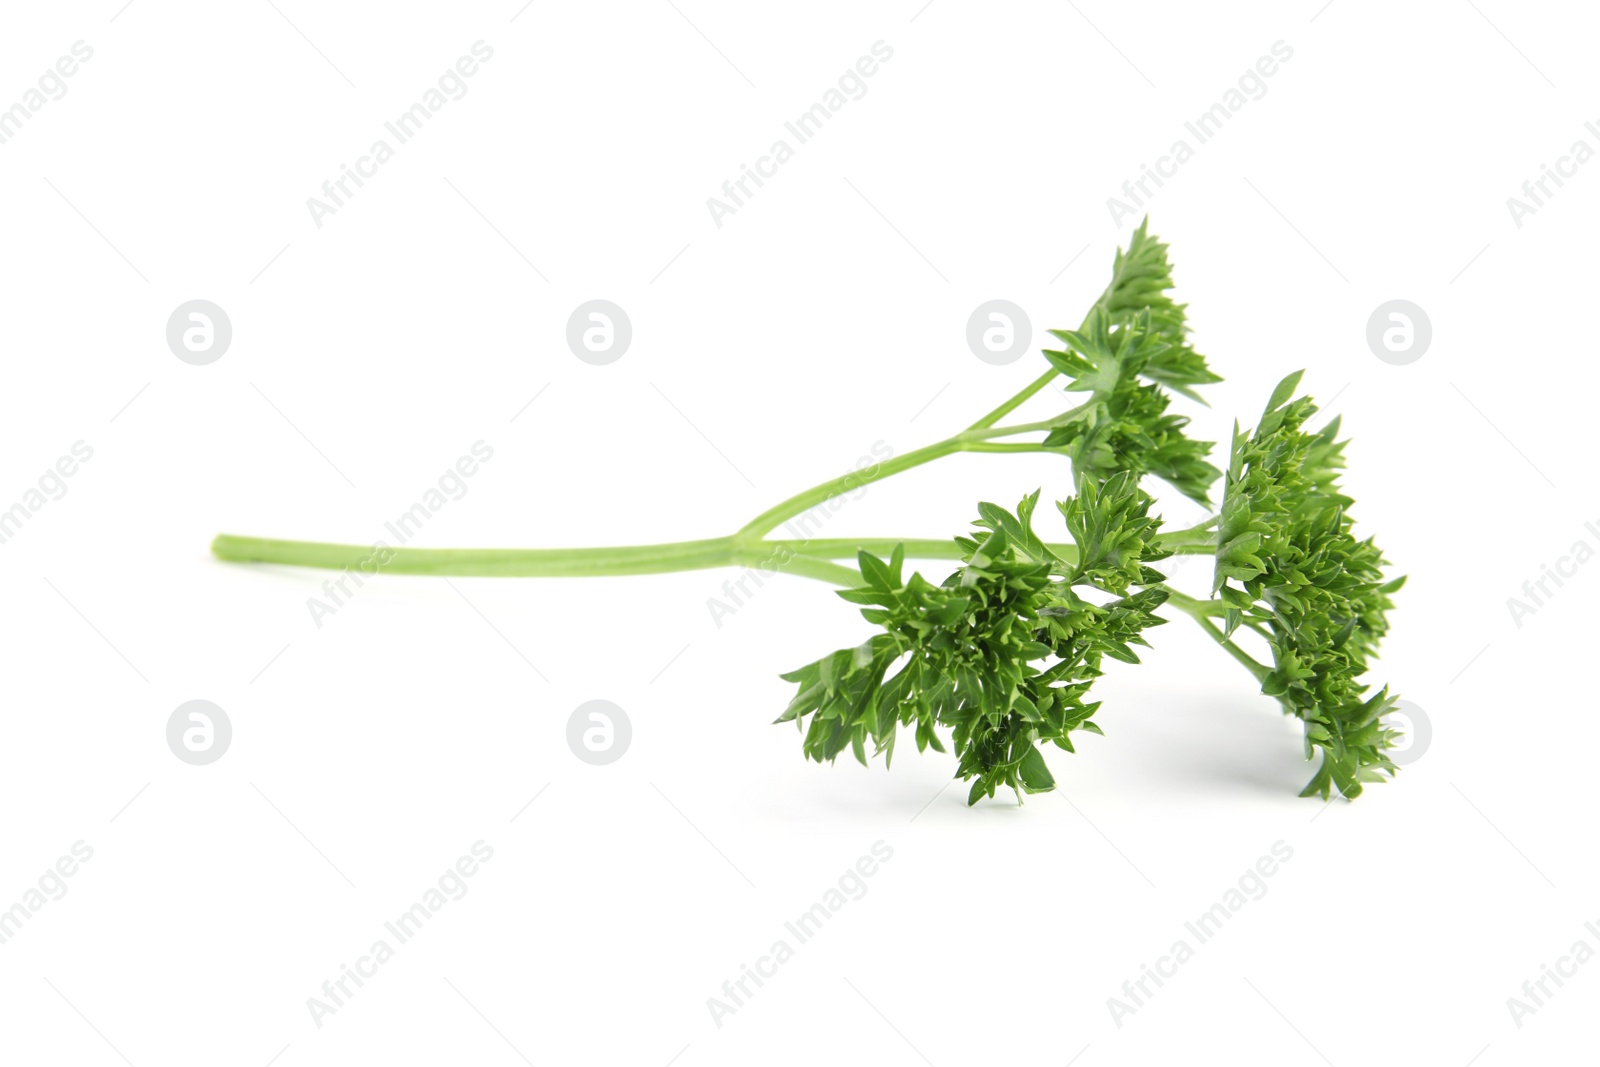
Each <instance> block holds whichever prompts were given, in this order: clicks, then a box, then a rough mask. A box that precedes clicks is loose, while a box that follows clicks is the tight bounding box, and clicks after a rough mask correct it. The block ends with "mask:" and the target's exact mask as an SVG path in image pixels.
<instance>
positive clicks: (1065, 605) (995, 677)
mask: <svg viewBox="0 0 1600 1067" xmlns="http://www.w3.org/2000/svg"><path fill="white" fill-rule="evenodd" d="M1038 499H1039V494H1038V492H1035V493H1033V494H1032V495H1030V496H1028V497H1027V498H1025V499H1024V500H1023V501H1022V502H1021V503H1020V504H1019V505H1018V507H1017V509H1016V511H1015V512H1010V511H1007V510H1005V509H1004V508H1000V507H997V506H995V505H993V504H981V505H979V513H980V518H979V519H978V521H977V522H976V523H975V526H976V528H977V529H976V532H975V533H974V534H973V535H972V536H966V537H958V538H956V542H957V544H959V545H960V546H961V548H962V556H963V565H962V566H961V568H960V569H958V570H957V571H955V572H954V573H952V574H951V575H950V576H949V577H948V578H947V579H945V581H944V582H943V583H942V584H939V585H934V584H932V583H931V582H929V581H927V580H926V579H925V578H923V577H922V575H921V574H916V573H914V574H912V575H911V577H910V578H909V579H903V578H902V572H903V563H904V554H903V550H902V549H901V548H898V547H897V548H896V550H895V551H894V553H893V554H892V555H891V557H890V558H889V559H888V560H882V559H879V558H877V557H875V556H873V555H872V554H871V553H867V552H863V553H861V554H860V557H859V559H860V564H861V573H862V577H863V579H864V580H865V583H866V584H865V585H863V586H862V587H861V588H858V589H848V590H843V591H841V592H840V594H839V595H840V596H842V597H843V598H845V599H846V600H849V601H851V602H852V603H856V604H861V605H864V607H863V609H862V612H861V614H862V616H863V617H864V618H865V619H866V620H867V621H868V622H871V623H873V624H875V625H877V626H878V627H880V628H881V630H882V632H881V633H878V634H875V635H874V636H873V637H872V638H870V639H869V640H868V641H866V642H865V643H863V644H861V645H859V646H857V647H856V648H850V649H840V650H839V651H837V652H834V653H831V654H830V655H827V656H824V657H823V658H822V659H819V660H817V661H816V662H814V663H810V664H807V665H806V666H804V667H801V668H800V669H798V670H795V671H792V672H790V673H788V674H786V675H784V676H783V677H784V679H785V680H786V681H790V682H793V683H795V684H796V685H797V686H798V687H799V690H798V692H797V693H796V695H795V697H794V699H793V700H792V701H791V702H790V704H789V707H788V708H787V710H785V711H784V713H783V715H782V716H780V718H779V720H778V721H779V722H787V721H794V722H796V723H797V725H800V726H801V728H802V729H803V730H804V750H805V754H806V756H807V757H809V758H811V759H815V760H818V761H819V762H820V761H824V760H832V759H834V758H835V757H836V756H838V755H839V754H840V753H841V752H843V751H844V750H845V749H846V748H849V749H851V751H852V752H853V753H854V755H855V757H856V759H858V760H859V761H861V763H863V764H866V763H867V751H866V745H867V742H868V741H869V740H870V741H871V742H872V745H873V752H874V754H878V753H882V754H883V755H884V758H885V762H886V763H888V762H890V761H891V760H892V758H893V754H894V746H895V739H896V736H897V734H898V729H899V727H902V726H905V727H909V728H911V729H912V730H913V732H914V735H915V741H916V745H917V748H918V749H919V750H923V749H927V748H930V747H931V748H933V749H934V750H936V751H940V752H943V751H945V747H944V743H943V741H942V739H941V737H940V732H939V731H940V729H941V728H943V729H947V730H949V731H950V739H951V744H952V745H953V747H954V749H955V753H956V755H957V757H958V759H959V764H958V767H957V772H956V773H957V776H958V777H960V778H962V779H963V780H972V782H973V784H972V788H971V790H970V792H969V794H968V797H967V802H968V803H969V804H971V803H976V801H977V800H978V798H979V797H980V796H990V797H992V796H994V794H995V791H996V790H997V789H999V788H1000V787H1002V786H1006V787H1010V788H1011V789H1013V790H1016V791H1017V793H1018V795H1019V798H1020V796H1021V794H1022V793H1037V792H1043V791H1046V790H1049V789H1053V788H1054V787H1055V778H1054V776H1053V775H1052V774H1051V773H1050V769H1049V767H1048V766H1047V765H1046V764H1045V761H1044V756H1043V754H1042V753H1041V752H1040V750H1039V746H1040V745H1041V744H1044V743H1050V744H1054V745H1055V746H1056V747H1058V748H1061V749H1064V750H1066V751H1068V752H1072V751H1074V748H1073V742H1072V739H1071V736H1070V735H1071V734H1072V733H1073V732H1075V731H1077V730H1088V731H1090V732H1093V733H1100V727H1099V725H1098V724H1097V723H1095V721H1094V719H1093V716H1094V714H1095V712H1096V711H1097V710H1099V708H1100V703H1099V702H1098V701H1092V700H1089V699H1087V697H1088V695H1089V690H1090V687H1091V684H1092V683H1093V681H1094V679H1095V678H1097V677H1099V676H1100V674H1101V673H1102V663H1103V661H1104V659H1105V658H1106V657H1108V656H1109V657H1110V658H1112V659H1115V660H1121V661H1123V662H1127V663H1137V662H1139V660H1138V657H1137V655H1135V653H1134V651H1133V646H1135V645H1144V644H1146V642H1145V640H1144V637H1143V631H1144V630H1145V629H1147V628H1149V627H1151V626H1156V625H1160V624H1161V623H1162V622H1164V621H1165V620H1163V619H1161V618H1159V617H1157V616H1156V615H1155V614H1154V612H1155V609H1156V608H1157V607H1159V606H1160V605H1161V604H1162V603H1163V602H1164V601H1165V600H1166V597H1167V594H1166V593H1165V592H1163V591H1161V590H1157V589H1144V590H1142V591H1138V592H1132V591H1131V589H1132V587H1134V586H1137V585H1149V584H1153V583H1155V582H1159V581H1160V580H1161V575H1160V574H1159V573H1158V572H1157V571H1155V570H1153V569H1152V568H1151V567H1150V566H1149V564H1150V563H1151V562H1152V561H1154V560H1158V559H1160V558H1163V557H1164V556H1165V555H1167V553H1165V552H1164V551H1162V550H1160V549H1159V548H1157V547H1156V546H1155V545H1154V544H1153V543H1152V538H1153V536H1154V534H1155V532H1156V530H1157V528H1158V526H1159V520H1158V519H1154V518H1150V517H1149V515H1148V511H1149V508H1150V505H1151V503H1152V502H1151V499H1150V497H1149V496H1148V495H1147V494H1145V493H1144V492H1143V491H1142V490H1140V489H1139V487H1138V480H1137V477H1136V476H1134V475H1132V474H1130V473H1122V474H1119V475H1116V476H1115V477H1113V478H1112V479H1111V480H1110V481H1109V482H1108V483H1107V484H1106V485H1104V486H1096V485H1094V484H1093V483H1085V484H1084V485H1083V486H1081V487H1080V492H1079V494H1078V495H1077V496H1076V497H1073V498H1072V499H1069V500H1067V501H1063V502H1062V503H1060V504H1059V505H1058V507H1059V508H1060V510H1061V512H1062V514H1063V517H1064V518H1065V520H1066V525H1067V529H1068V532H1069V533H1070V534H1071V536H1072V539H1073V542H1074V545H1075V547H1076V552H1075V560H1074V561H1071V562H1069V561H1068V560H1065V559H1063V558H1061V557H1060V556H1057V555H1056V554H1055V553H1053V552H1051V550H1050V549H1049V548H1048V547H1047V546H1046V545H1045V544H1044V543H1043V541H1041V540H1040V538H1039V537H1038V536H1037V535H1036V534H1035V533H1034V531H1033V525H1032V519H1033V512H1034V509H1035V508H1036V506H1037V504H1038ZM1090 589H1095V590H1099V591H1101V592H1103V593H1106V594H1111V595H1113V596H1115V599H1111V600H1110V601H1109V602H1107V603H1096V602H1095V601H1094V600H1092V599H1089V598H1086V597H1085V596H1083V595H1082V592H1087V591H1088V590H1090ZM807 720H809V723H807Z"/></svg>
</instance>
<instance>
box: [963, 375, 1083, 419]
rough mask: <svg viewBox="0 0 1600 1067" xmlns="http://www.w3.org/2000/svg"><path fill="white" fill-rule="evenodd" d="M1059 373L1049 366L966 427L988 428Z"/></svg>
mask: <svg viewBox="0 0 1600 1067" xmlns="http://www.w3.org/2000/svg"><path fill="white" fill-rule="evenodd" d="M1060 373H1061V372H1060V371H1058V370H1056V369H1055V368H1054V367H1051V368H1050V369H1049V370H1048V371H1046V372H1045V373H1043V374H1041V375H1039V377H1037V378H1035V379H1034V380H1033V381H1031V382H1029V383H1028V384H1027V386H1026V387H1025V388H1024V389H1023V390H1022V392H1020V393H1018V394H1017V395H1016V396H1014V397H1012V398H1011V399H1010V400H1007V401H1006V402H1005V403H1004V404H1001V405H1000V406H999V407H997V408H995V409H994V410H993V411H991V412H989V414H987V415H985V416H984V417H983V418H981V419H979V420H978V421H977V422H975V423H973V424H972V425H971V426H969V427H967V428H968V429H969V430H985V429H988V428H989V427H990V426H993V425H994V424H995V423H997V422H999V421H1000V420H1001V419H1003V418H1005V417H1006V416H1007V415H1009V414H1011V413H1012V412H1013V411H1015V410H1017V409H1018V408H1019V407H1021V406H1022V405H1023V404H1025V403H1027V402H1028V400H1029V399H1031V398H1032V397H1033V395H1034V394H1035V393H1037V392H1038V391H1039V390H1041V389H1043V388H1044V387H1045V386H1047V385H1049V384H1050V383H1051V381H1053V380H1054V379H1055V376H1056V375H1057V374H1060Z"/></svg>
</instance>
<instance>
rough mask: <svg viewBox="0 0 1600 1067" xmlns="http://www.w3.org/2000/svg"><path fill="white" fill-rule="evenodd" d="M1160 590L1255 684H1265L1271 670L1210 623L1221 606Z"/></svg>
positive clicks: (1214, 624)
mask: <svg viewBox="0 0 1600 1067" xmlns="http://www.w3.org/2000/svg"><path fill="white" fill-rule="evenodd" d="M1161 588H1163V589H1166V590H1167V603H1168V604H1171V605H1172V606H1173V607H1175V608H1177V609H1178V610H1179V611H1181V612H1183V613H1184V614H1185V615H1187V616H1189V617H1190V618H1191V619H1193V620H1194V621H1195V622H1196V623H1198V624H1199V626H1200V628H1201V629H1202V630H1204V631H1205V632H1206V633H1208V634H1210V635H1211V640H1213V641H1215V642H1216V643H1217V644H1219V645H1221V646H1222V649H1223V651H1224V652H1226V653H1227V654H1228V655H1230V656H1232V657H1233V658H1234V659H1236V660H1238V661H1239V663H1240V664H1242V665H1243V666H1244V669H1245V670H1247V671H1249V672H1250V673H1251V674H1252V675H1253V676H1254V677H1255V680H1256V681H1257V682H1260V683H1262V684H1266V681H1267V675H1269V674H1271V673H1272V670H1271V668H1269V667H1267V666H1265V665H1264V664H1262V663H1259V662H1257V661H1256V659H1255V657H1254V656H1252V655H1250V653H1248V652H1246V651H1245V650H1244V649H1242V648H1240V647H1239V646H1238V645H1236V644H1234V643H1233V640H1232V639H1231V638H1229V637H1228V636H1227V635H1226V634H1224V633H1223V632H1222V631H1221V630H1220V629H1218V628H1217V624H1216V623H1214V622H1212V621H1211V617H1212V616H1213V615H1215V614H1217V612H1216V607H1219V606H1221V605H1219V604H1218V602H1217V601H1213V600H1196V599H1195V598H1194V597H1191V596H1185V595H1184V594H1182V593H1180V592H1178V591H1177V590H1176V589H1169V588H1167V587H1166V586H1162V587H1161ZM1222 610H1223V611H1224V612H1225V611H1226V610H1227V608H1226V607H1223V608H1222Z"/></svg>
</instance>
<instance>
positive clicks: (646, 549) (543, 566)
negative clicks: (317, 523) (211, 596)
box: [211, 534, 742, 578]
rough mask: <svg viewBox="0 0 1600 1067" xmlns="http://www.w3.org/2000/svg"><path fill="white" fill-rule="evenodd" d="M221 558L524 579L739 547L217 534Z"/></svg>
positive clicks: (723, 554) (732, 552)
mask: <svg viewBox="0 0 1600 1067" xmlns="http://www.w3.org/2000/svg"><path fill="white" fill-rule="evenodd" d="M211 551H212V552H213V553H215V554H216V556H217V558H219V559H226V560H234V561H238V562H256V563H286V564H290V565H292V566H296V567H323V568H327V569H330V570H344V569H346V568H349V569H352V570H356V571H359V572H362V573H368V574H377V573H380V572H387V573H390V574H448V575H482V576H498V577H521V578H592V577H600V576H606V575H627V574H662V573H666V572H668V571H689V570H700V569H704V568H709V567H727V566H731V565H733V564H734V563H736V562H738V557H739V554H740V552H741V551H742V549H741V547H740V546H738V545H736V544H735V542H734V539H733V538H731V537H716V538H711V539H709V540H705V541H677V542H672V543H668V544H659V545H625V546H608V547H603V548H374V547H372V546H367V545H334V544H324V543H321V542H316V541H280V540H274V539H271V538H265V537H235V536H234V535H232V534H219V535H217V539H216V540H215V541H213V542H212V543H211Z"/></svg>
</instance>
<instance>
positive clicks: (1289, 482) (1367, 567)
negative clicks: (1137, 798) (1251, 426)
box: [1213, 372, 1405, 799]
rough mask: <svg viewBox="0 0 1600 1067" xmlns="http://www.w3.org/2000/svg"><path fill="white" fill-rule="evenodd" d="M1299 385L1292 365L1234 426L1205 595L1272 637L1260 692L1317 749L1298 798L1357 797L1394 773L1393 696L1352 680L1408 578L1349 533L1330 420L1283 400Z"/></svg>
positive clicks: (1236, 620)
mask: <svg viewBox="0 0 1600 1067" xmlns="http://www.w3.org/2000/svg"><path fill="white" fill-rule="evenodd" d="M1299 383H1300V373H1299V372H1296V373H1294V374H1291V375H1289V376H1288V377H1287V378H1285V379H1284V380H1283V381H1282V382H1280V383H1279V384H1278V387H1277V389H1276V390H1274V392H1273V394H1272V397H1271V399H1270V400H1268V402H1267V408H1266V411H1265V413H1264V414H1263V415H1262V416H1261V421H1260V422H1259V423H1258V424H1257V426H1256V428H1255V430H1254V432H1253V433H1249V434H1245V433H1242V432H1240V431H1239V429H1238V426H1237V425H1235V427H1234V436H1233V446H1232V451H1231V455H1230V459H1229V464H1228V473H1227V480H1226V482H1225V485H1224V492H1223V501H1222V513H1221V521H1220V523H1219V527H1218V550H1217V557H1216V571H1215V578H1214V580H1213V593H1214V594H1220V596H1221V598H1222V600H1223V602H1224V603H1225V604H1227V605H1228V613H1227V616H1226V632H1227V633H1228V634H1229V635H1232V634H1233V633H1234V632H1235V631H1237V630H1238V629H1239V628H1240V627H1247V628H1249V629H1251V630H1254V631H1255V632H1257V633H1258V634H1260V635H1261V636H1262V637H1264V638H1265V639H1266V641H1267V644H1268V645H1269V646H1271V649H1272V656H1273V664H1272V669H1271V671H1270V673H1268V675H1267V677H1266V679H1265V682H1264V683H1263V686H1262V691H1263V692H1264V693H1267V694H1268V695H1270V696H1274V697H1276V698H1277V699H1278V700H1279V702H1280V703H1281V704H1282V705H1283V707H1284V710H1285V711H1286V712H1288V713H1290V714H1292V715H1295V716H1297V717H1298V718H1300V719H1301V720H1303V721H1304V723H1305V739H1306V757H1307V758H1308V759H1309V758H1311V757H1312V756H1313V755H1314V753H1315V752H1316V751H1318V750H1320V752H1321V754H1322V762H1321V764H1320V766H1319V767H1318V769H1317V772H1316V775H1315V776H1314V777H1313V778H1312V779H1311V782H1310V784H1308V785H1307V786H1306V788H1305V790H1304V792H1303V793H1302V794H1301V795H1302V796H1310V795H1313V794H1315V795H1318V796H1321V797H1323V798H1325V799H1326V798H1327V797H1328V795H1329V792H1330V789H1337V790H1338V791H1339V792H1340V793H1341V794H1343V795H1344V796H1346V797H1355V796H1358V795H1360V793H1361V790H1362V787H1363V784H1364V783H1368V782H1376V781H1383V780H1384V777H1385V775H1392V774H1393V773H1394V771H1395V765H1394V763H1393V762H1392V761H1391V760H1390V759H1389V757H1388V756H1387V755H1386V750H1388V749H1389V748H1390V747H1392V745H1393V743H1394V742H1395V740H1396V739H1397V736H1398V735H1397V733H1396V732H1395V731H1393V730H1391V729H1389V728H1388V727H1386V726H1385V725H1384V724H1383V723H1382V721H1381V720H1382V718H1383V716H1384V715H1385V714H1386V713H1388V712H1389V711H1390V710H1392V709H1393V707H1394V704H1395V699H1394V698H1393V697H1391V696H1390V695H1389V691H1388V689H1387V687H1385V688H1383V689H1381V690H1379V691H1378V692H1377V693H1375V694H1372V695H1368V689H1369V688H1370V687H1369V686H1367V685H1365V684H1363V683H1362V682H1361V681H1360V678H1361V676H1362V675H1364V674H1365V673H1366V672H1367V666H1368V658H1369V657H1370V656H1371V655H1373V654H1374V653H1375V651H1376V648H1377V645H1378V642H1379V641H1380V640H1381V639H1382V637H1383V635H1384V633H1385V632H1387V630H1388V612H1389V610H1390V609H1391V608H1392V607H1393V606H1394V604H1393V601H1391V600H1390V594H1391V593H1393V592H1395V591H1396V590H1397V589H1399V588H1400V586H1401V584H1402V583H1403V582H1404V580H1405V579H1403V578H1398V579H1394V580H1389V579H1387V578H1386V577H1385V575H1384V573H1383V568H1384V566H1385V564H1386V562H1387V561H1386V560H1385V559H1384V558H1383V554H1382V553H1381V552H1380V551H1379V550H1378V548H1377V546H1376V545H1375V544H1374V543H1373V542H1372V540H1371V539H1370V538H1368V539H1365V540H1362V539H1358V538H1357V537H1356V535H1355V533H1354V531H1353V522H1352V520H1351V518H1350V515H1349V511H1348V508H1349V506H1350V504H1351V500H1350V498H1349V497H1348V496H1346V495H1344V493H1343V492H1342V491H1341V490H1340V487H1339V472H1340V471H1341V470H1342V469H1343V467H1344V454H1343V453H1344V446H1345V442H1343V441H1340V440H1339V439H1338V433H1339V420H1338V419H1333V420H1332V421H1331V422H1329V423H1328V425H1327V426H1325V427H1324V428H1323V429H1321V430H1320V431H1317V432H1314V433H1313V432H1311V431H1308V430H1306V429H1305V424H1306V422H1307V420H1309V419H1310V417H1311V416H1312V414H1313V413H1314V412H1315V411H1316V410H1317V408H1316V405H1315V404H1314V403H1313V402H1312V401H1311V399H1310V398H1309V397H1304V396H1301V397H1298V398H1294V399H1291V398H1292V397H1294V392H1295V389H1296V388H1297V386H1298V385H1299Z"/></svg>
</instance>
